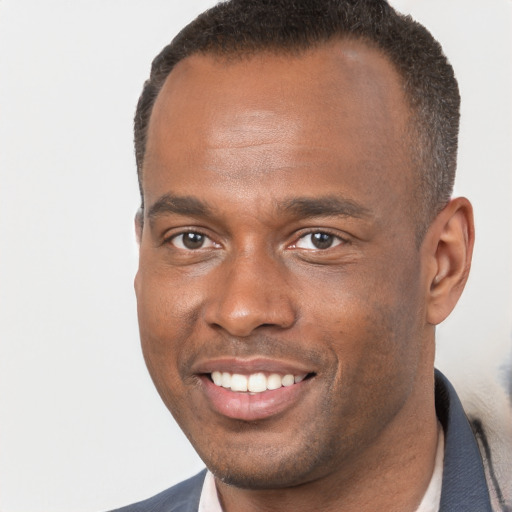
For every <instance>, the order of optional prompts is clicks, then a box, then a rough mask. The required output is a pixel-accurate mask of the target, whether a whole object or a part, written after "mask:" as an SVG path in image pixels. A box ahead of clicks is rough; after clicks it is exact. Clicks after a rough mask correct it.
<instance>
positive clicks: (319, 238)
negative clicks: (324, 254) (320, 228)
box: [311, 233, 333, 249]
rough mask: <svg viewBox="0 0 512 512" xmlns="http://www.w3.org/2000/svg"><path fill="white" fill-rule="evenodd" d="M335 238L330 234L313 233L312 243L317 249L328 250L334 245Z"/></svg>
mask: <svg viewBox="0 0 512 512" xmlns="http://www.w3.org/2000/svg"><path fill="white" fill-rule="evenodd" d="M332 239H333V236H332V235H329V234H328V233H313V235H312V237H311V241H312V242H313V245H314V246H315V247H316V248H317V249H328V248H329V247H330V246H331V245H332Z"/></svg>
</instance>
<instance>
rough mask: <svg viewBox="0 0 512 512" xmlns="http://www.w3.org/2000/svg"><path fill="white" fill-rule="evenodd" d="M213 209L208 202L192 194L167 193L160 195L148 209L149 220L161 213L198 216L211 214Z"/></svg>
mask: <svg viewBox="0 0 512 512" xmlns="http://www.w3.org/2000/svg"><path fill="white" fill-rule="evenodd" d="M211 211H212V209H211V208H210V207H209V206H208V204H207V203H205V202H203V201H201V200H199V199H197V198H195V197H191V196H175V195H172V194H165V195H163V196H162V197H160V198H159V199H158V200H157V201H156V202H155V203H154V204H153V205H151V208H150V209H149V211H148V218H149V220H150V221H151V220H153V219H154V218H155V217H158V216H159V215H165V214H174V215H192V216H196V217H200V216H208V215H211Z"/></svg>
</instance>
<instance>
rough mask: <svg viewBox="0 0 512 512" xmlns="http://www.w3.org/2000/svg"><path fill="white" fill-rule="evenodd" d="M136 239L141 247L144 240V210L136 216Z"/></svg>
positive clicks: (140, 210)
mask: <svg viewBox="0 0 512 512" xmlns="http://www.w3.org/2000/svg"><path fill="white" fill-rule="evenodd" d="M134 221H135V238H136V240H137V244H138V245H140V242H141V240H142V228H143V226H144V210H143V209H142V208H139V209H138V210H137V213H136V214H135V219H134Z"/></svg>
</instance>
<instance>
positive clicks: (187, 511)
mask: <svg viewBox="0 0 512 512" xmlns="http://www.w3.org/2000/svg"><path fill="white" fill-rule="evenodd" d="M205 475H206V470H203V471H201V473H199V474H197V475H196V476H193V477H192V478H189V479H188V480H185V481H183V482H181V483H179V484H177V485H175V486H173V487H171V488H169V489H167V490H165V491H162V492H161V493H159V494H157V495H156V496H153V497H152V498H149V499H147V500H144V501H139V502H138V503H134V504H132V505H128V506H126V507H122V508H119V509H116V510H112V511H111V512H197V508H198V506H199V498H200V496H201V490H202V488H203V482H204V477H205Z"/></svg>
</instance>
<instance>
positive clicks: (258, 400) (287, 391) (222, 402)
mask: <svg viewBox="0 0 512 512" xmlns="http://www.w3.org/2000/svg"><path fill="white" fill-rule="evenodd" d="M201 381H202V382H203V385H204V386H203V389H204V391H205V393H206V396H207V398H208V399H209V402H210V404H211V406H212V407H213V409H214V410H215V411H216V412H218V413H220V414H222V415H223V416H226V417H228V418H232V419H236V420H243V421H256V420H263V419H266V418H270V417H271V416H275V415H277V414H280V413H282V412H284V411H286V410H287V409H291V408H292V407H294V406H295V405H296V404H297V402H298V401H299V399H300V398H301V395H303V393H304V392H305V390H306V388H307V383H308V381H307V380H306V381H304V380H303V381H302V382H298V383H297V384H293V385H291V386H283V387H281V388H279V389H273V390H268V391H263V392H262V393H254V394H251V393H239V392H235V391H231V390H230V389H226V388H223V387H220V386H216V385H215V384H214V383H213V382H212V381H211V380H210V379H209V378H208V377H206V376H202V377H201Z"/></svg>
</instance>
